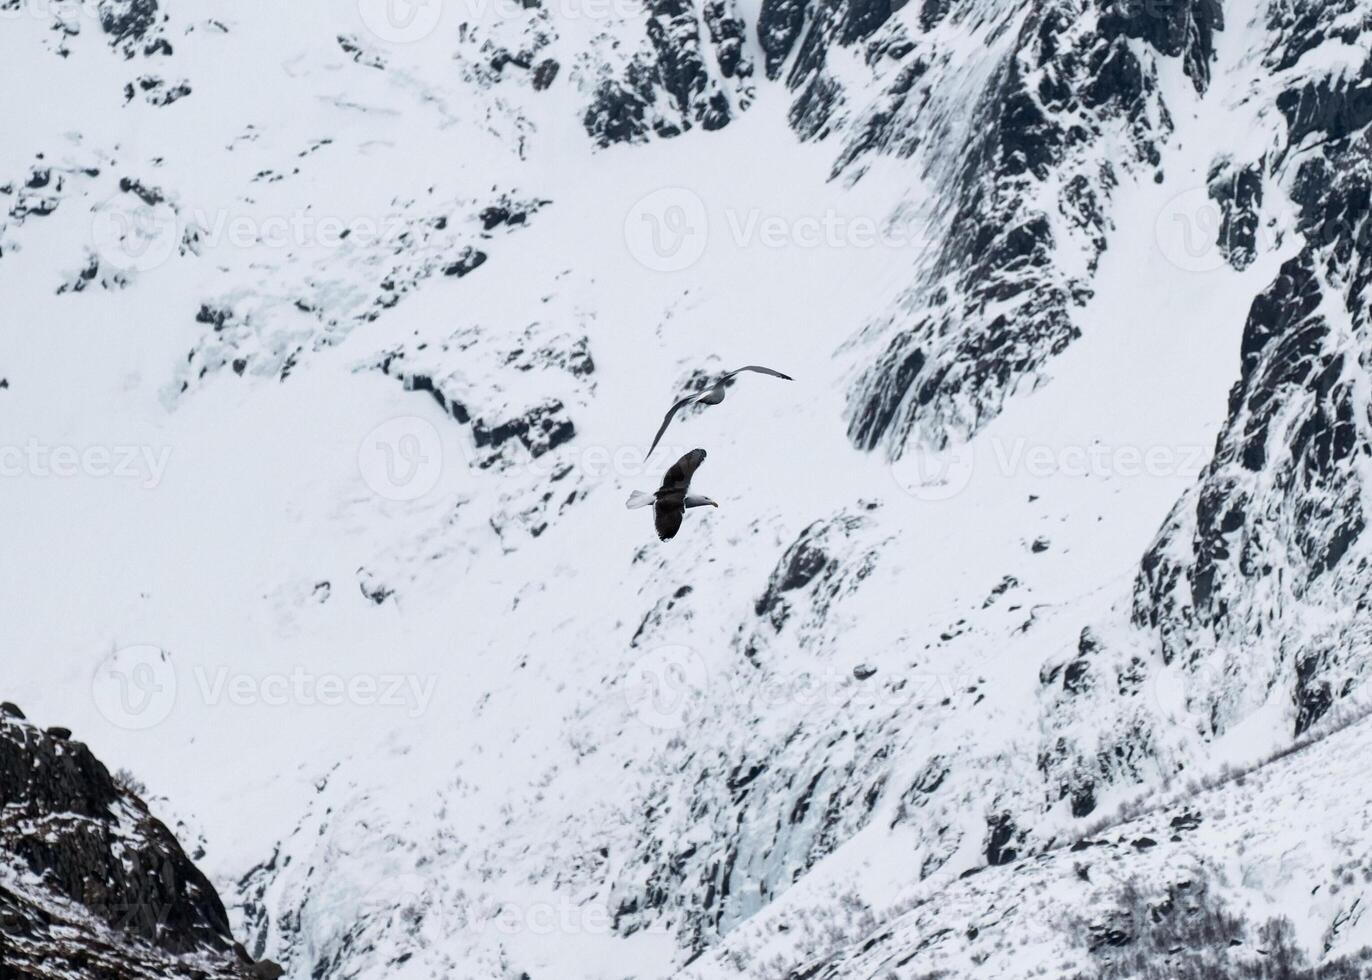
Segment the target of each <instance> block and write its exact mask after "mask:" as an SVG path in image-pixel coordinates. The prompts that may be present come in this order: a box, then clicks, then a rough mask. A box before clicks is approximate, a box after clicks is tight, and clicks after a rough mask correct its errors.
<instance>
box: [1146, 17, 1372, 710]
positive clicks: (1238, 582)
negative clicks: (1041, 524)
mask: <svg viewBox="0 0 1372 980" xmlns="http://www.w3.org/2000/svg"><path fill="white" fill-rule="evenodd" d="M1298 6H1302V5H1298ZM1287 16H1289V14H1288V13H1285V12H1284V13H1282V14H1280V15H1276V14H1274V19H1273V23H1272V25H1271V27H1272V29H1273V31H1274V32H1275V33H1277V35H1278V36H1279V37H1282V39H1283V43H1282V44H1280V45H1278V46H1277V47H1276V48H1274V50H1273V51H1272V52H1271V53H1270V54H1269V55H1268V60H1267V62H1266V66H1267V68H1268V69H1269V70H1270V71H1272V72H1273V73H1279V72H1281V71H1283V70H1284V66H1285V67H1286V68H1287V69H1290V68H1292V67H1293V66H1295V65H1296V64H1297V62H1298V60H1299V52H1300V51H1305V50H1309V49H1310V48H1311V47H1312V46H1315V45H1317V44H1318V43H1319V42H1320V40H1321V38H1322V37H1325V36H1333V35H1337V36H1338V37H1340V38H1343V39H1345V40H1346V38H1345V37H1344V35H1345V32H1346V31H1347V29H1348V22H1347V20H1346V19H1341V18H1340V17H1339V11H1338V9H1337V8H1336V7H1335V8H1324V7H1323V6H1322V5H1321V7H1320V8H1319V10H1317V9H1316V7H1315V6H1314V5H1310V7H1309V9H1308V10H1307V11H1306V13H1305V14H1304V16H1305V17H1306V18H1310V17H1315V16H1320V20H1319V23H1320V24H1323V25H1324V33H1323V34H1322V33H1321V31H1320V30H1317V29H1314V27H1313V26H1312V25H1311V24H1309V23H1308V22H1307V23H1306V25H1305V30H1304V31H1303V32H1302V33H1301V34H1300V35H1298V36H1293V35H1284V34H1282V33H1281V31H1282V23H1283V20H1284V18H1285V17H1287ZM1364 37H1366V35H1364ZM1369 82H1372V61H1367V60H1364V62H1363V64H1362V67H1361V69H1360V72H1359V74H1358V77H1357V79H1354V78H1350V77H1348V76H1347V73H1346V72H1344V71H1342V70H1340V71H1339V72H1337V73H1336V74H1334V75H1326V74H1323V73H1321V72H1320V71H1318V70H1317V71H1316V72H1315V73H1314V74H1311V75H1301V74H1297V75H1296V77H1294V78H1292V79H1291V81H1290V83H1289V85H1288V87H1287V88H1286V89H1285V91H1283V92H1282V94H1281V95H1280V96H1279V98H1278V99H1277V108H1278V110H1279V112H1280V115H1281V120H1282V122H1284V124H1285V125H1284V128H1285V133H1284V140H1283V142H1282V143H1281V144H1279V145H1278V146H1277V147H1276V148H1275V150H1274V152H1273V153H1272V154H1270V157H1271V158H1272V159H1274V160H1276V161H1279V162H1278V163H1277V165H1276V169H1275V171H1274V172H1273V174H1272V175H1271V179H1272V181H1273V182H1275V183H1276V184H1277V185H1279V186H1281V187H1282V189H1283V190H1284V191H1285V193H1286V194H1288V195H1289V197H1290V199H1291V201H1292V202H1293V204H1294V206H1295V208H1296V229H1295V231H1296V233H1297V234H1299V235H1300V236H1301V238H1302V239H1303V245H1302V247H1301V248H1300V250H1299V252H1298V254H1296V255H1295V256H1294V257H1292V258H1291V259H1290V260H1288V261H1287V262H1286V263H1285V264H1284V265H1283V266H1282V268H1281V272H1280V275H1279V276H1278V277H1277V279H1276V280H1275V281H1274V282H1273V283H1272V284H1271V285H1270V286H1269V287H1268V288H1267V290H1266V291H1265V292H1264V293H1263V294H1262V295H1260V296H1259V297H1258V298H1257V299H1256V300H1255V301H1254V302H1253V305H1252V309H1251V311H1250V313H1249V316H1248V321H1247V324H1246V326H1245V328H1244V335H1243V347H1242V367H1241V374H1240V377H1239V380H1238V382H1237V384H1235V386H1234V388H1233V391H1232V392H1231V394H1230V399H1229V420H1228V422H1227V423H1226V425H1225V428H1224V431H1223V432H1222V433H1221V434H1220V437H1219V440H1218V443H1217V445H1216V450H1215V457H1214V460H1213V461H1212V462H1211V464H1210V466H1209V467H1208V468H1207V469H1206V471H1205V473H1204V474H1203V476H1202V478H1201V480H1200V482H1199V484H1198V485H1197V486H1196V487H1195V488H1194V489H1192V490H1191V491H1190V492H1189V493H1188V494H1187V495H1186V496H1185V497H1184V498H1183V499H1182V501H1181V502H1180V503H1179V504H1178V505H1177V507H1176V509H1175V510H1174V511H1173V514H1172V516H1171V517H1170V518H1169V520H1168V522H1167V525H1166V526H1165V527H1164V528H1163V530H1162V532H1161V533H1160V535H1159V536H1158V539H1157V541H1156V542H1155V544H1154V545H1153V547H1152V548H1151V549H1150V550H1149V552H1148V554H1147V556H1146V557H1145V558H1144V561H1143V565H1142V570H1141V574H1140V576H1139V579H1138V585H1137V590H1136V594H1135V601H1134V620H1135V622H1136V623H1137V624H1138V625H1139V626H1140V627H1141V628H1143V629H1145V630H1147V631H1148V632H1149V633H1150V634H1151V635H1152V636H1153V637H1154V638H1155V641H1156V643H1157V645H1158V648H1159V650H1160V652H1161V655H1162V659H1163V660H1164V661H1165V662H1166V663H1169V664H1171V663H1179V664H1180V665H1181V666H1182V667H1183V668H1184V669H1187V670H1192V669H1201V668H1203V667H1205V666H1206V665H1210V666H1211V667H1213V666H1214V665H1215V664H1233V665H1237V664H1239V663H1249V666H1248V667H1246V668H1245V669H1243V670H1239V669H1237V667H1236V669H1234V670H1232V671H1225V672H1224V676H1225V677H1226V678H1227V682H1226V683H1225V684H1223V685H1212V686H1211V689H1210V690H1208V691H1207V692H1206V694H1205V697H1206V699H1207V708H1208V710H1207V712H1206V714H1207V716H1208V719H1209V727H1210V728H1211V730H1212V731H1214V732H1222V731H1224V730H1226V729H1227V728H1228V726H1229V725H1230V724H1232V723H1233V722H1235V721H1236V720H1237V719H1238V718H1239V717H1240V716H1241V715H1242V713H1243V712H1244V710H1245V708H1247V707H1248V706H1251V705H1253V704H1256V703H1261V702H1262V701H1264V700H1266V699H1267V697H1268V696H1269V695H1270V694H1271V693H1273V692H1281V694H1282V697H1283V698H1284V699H1285V700H1286V701H1287V705H1288V707H1287V712H1288V719H1289V724H1290V726H1291V730H1292V733H1293V734H1299V733H1301V732H1303V731H1305V730H1306V729H1307V728H1308V727H1309V726H1310V725H1311V724H1312V723H1314V722H1315V721H1317V720H1318V719H1319V718H1320V717H1321V716H1322V715H1323V714H1324V713H1325V712H1326V711H1328V710H1329V708H1330V707H1331V705H1332V704H1334V703H1335V702H1336V701H1337V700H1338V699H1340V698H1343V697H1346V696H1348V695H1350V694H1351V693H1352V692H1354V691H1355V690H1356V689H1358V688H1359V687H1360V685H1361V683H1362V680H1363V678H1364V677H1365V676H1366V675H1367V673H1368V672H1369V669H1372V662H1370V658H1372V629H1369V628H1368V627H1367V625H1366V623H1365V620H1364V617H1363V616H1362V615H1361V613H1362V611H1363V610H1364V609H1365V608H1366V606H1367V602H1368V599H1367V597H1368V595H1369V591H1372V555H1370V554H1369V545H1368V542H1367V539H1366V530H1367V520H1368V515H1367V512H1366V506H1365V496H1366V492H1367V490H1366V488H1367V481H1368V476H1369V472H1368V459H1369V457H1372V417H1369V408H1370V407H1372V406H1369V403H1368V399H1367V394H1366V393H1367V390H1368V382H1369V370H1372V364H1370V363H1369V360H1368V355H1367V349H1368V344H1369V333H1372V324H1369V319H1368V301H1369V294H1368V287H1369V284H1370V283H1372V265H1369V262H1370V261H1372V259H1369V254H1372V249H1370V248H1369V244H1370V243H1369V240H1368V235H1367V227H1366V214H1367V208H1368V201H1369V199H1372V141H1369V139H1368V136H1367V134H1366V132H1365V131H1364V129H1363V128H1364V127H1365V126H1366V125H1367V123H1368V122H1372V103H1368V101H1367V99H1366V96H1365V94H1364V93H1365V92H1366V91H1367V85H1368V84H1369ZM1312 140H1313V141H1315V147H1314V148H1313V149H1310V150H1308V151H1307V152H1305V153H1302V154H1300V155H1299V156H1296V155H1293V154H1291V153H1290V150H1291V149H1292V148H1294V147H1295V146H1296V145H1297V144H1307V145H1308V144H1309V143H1310V142H1311V141H1312ZM1250 183H1251V178H1250ZM1247 196H1248V197H1249V198H1250V199H1251V198H1252V197H1254V196H1255V192H1254V191H1252V190H1250V191H1249V192H1248V193H1247ZM1255 649H1265V650H1272V651H1274V654H1275V655H1274V656H1273V657H1272V658H1271V659H1270V660H1268V659H1267V658H1264V659H1263V661H1262V667H1261V668H1260V669H1253V666H1252V660H1253V658H1252V651H1253V650H1255Z"/></svg>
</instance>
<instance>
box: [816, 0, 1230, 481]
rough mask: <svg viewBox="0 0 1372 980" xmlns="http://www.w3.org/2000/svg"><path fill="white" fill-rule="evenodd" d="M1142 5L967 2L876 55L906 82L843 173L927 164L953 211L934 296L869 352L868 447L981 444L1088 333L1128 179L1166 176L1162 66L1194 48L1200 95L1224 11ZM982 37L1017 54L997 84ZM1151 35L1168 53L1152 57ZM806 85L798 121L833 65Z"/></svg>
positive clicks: (924, 281) (864, 132) (863, 401)
mask: <svg viewBox="0 0 1372 980" xmlns="http://www.w3.org/2000/svg"><path fill="white" fill-rule="evenodd" d="M1135 6H1136V5H1133V4H1127V5H1125V6H1124V7H1120V6H1118V5H1114V6H1111V7H1109V8H1108V9H1106V10H1102V9H1100V8H1098V7H1097V6H1096V5H1095V4H1093V3H1087V2H1083V0H1055V2H1052V3H1046V4H1041V5H1035V6H1033V7H1032V8H1030V9H1028V10H1027V11H1025V10H1018V9H1016V10H1010V9H1005V8H1000V10H999V12H997V13H992V12H991V11H990V10H989V9H986V8H984V7H983V5H981V4H978V3H972V2H967V3H961V4H953V5H951V6H950V8H949V9H948V10H947V11H946V13H944V14H942V15H941V16H939V17H930V18H929V19H928V21H927V23H929V24H931V25H933V26H932V27H931V28H929V33H927V34H925V35H923V36H920V37H917V38H907V37H905V36H904V35H903V33H902V32H901V29H900V28H899V26H897V27H895V28H893V29H892V31H891V32H888V34H883V35H881V39H880V41H877V40H874V41H873V42H872V45H873V47H872V48H871V50H872V51H873V52H874V54H875V52H876V51H877V50H878V49H880V50H881V51H882V52H883V53H884V54H885V55H886V59H887V60H889V59H891V58H894V59H896V60H897V61H898V62H899V63H900V65H901V68H900V69H899V70H898V71H896V72H894V74H893V75H892V77H891V80H890V82H889V83H888V85H887V92H888V96H887V98H886V99H884V100H881V101H879V102H878V103H876V105H875V107H874V108H873V109H870V110H868V111H867V112H866V113H865V114H864V115H863V116H861V117H859V118H858V119H856V120H854V121H853V123H852V125H851V130H850V132H851V135H850V136H849V137H848V145H847V147H846V149H845V150H844V153H843V155H842V156H841V157H840V160H839V164H838V169H839V171H840V172H846V173H850V174H851V175H853V176H854V177H856V176H860V175H861V173H862V171H863V169H864V168H865V166H866V164H865V163H864V159H865V158H867V157H869V156H871V155H873V154H885V155H896V156H902V157H904V156H912V157H914V158H915V160H916V161H917V162H918V163H920V164H922V166H923V169H924V176H925V179H926V181H928V183H929V184H930V185H931V191H932V198H933V199H934V200H936V201H938V202H941V203H939V204H938V205H937V213H936V214H935V215H934V221H935V226H936V227H937V228H938V229H939V234H938V235H937V236H936V238H935V242H936V245H935V247H933V248H932V249H929V250H928V251H929V252H930V253H931V254H929V255H928V256H927V257H926V258H924V259H922V260H921V264H920V265H919V266H918V268H917V273H916V279H917V284H916V285H915V286H914V287H913V288H912V289H911V290H910V291H909V292H908V293H907V294H906V296H905V298H904V299H903V300H902V301H901V302H900V303H899V304H898V307H897V309H895V310H894V311H893V312H892V313H891V315H890V316H889V317H888V318H884V319H879V320H877V321H875V322H874V323H873V324H872V325H871V326H869V327H868V328H867V329H866V331H865V332H864V334H863V336H862V338H861V339H860V341H859V342H858V344H857V348H858V349H860V350H862V351H863V352H868V353H870V357H871V360H870V362H869V366H867V367H866V368H865V370H864V371H863V374H862V379H861V381H860V382H859V384H858V385H857V386H856V387H855V388H854V389H853V391H852V393H851V395H850V398H849V419H850V421H849V434H850V436H851V437H852V439H853V440H854V442H856V443H857V444H858V445H860V446H863V447H865V448H876V447H878V446H881V447H884V448H885V450H886V451H887V452H888V453H889V454H891V455H892V456H899V455H900V454H901V453H902V452H904V450H905V449H906V448H907V446H908V445H909V444H910V443H912V442H913V443H917V444H923V445H933V446H943V445H945V444H946V443H947V442H948V441H949V440H960V439H964V438H966V437H968V436H970V435H971V434H972V433H974V432H976V431H977V430H978V429H979V428H980V427H981V426H982V425H983V424H984V423H985V422H986V421H987V420H989V419H990V418H992V417H994V416H995V415H996V414H998V413H999V411H1000V407H1001V405H1002V404H1003V403H1004V401H1005V399H1006V398H1007V397H1008V396H1010V395H1011V394H1013V393H1014V392H1016V391H1023V390H1029V389H1032V388H1033V387H1035V386H1037V385H1038V384H1039V383H1040V382H1041V380H1042V369H1043V366H1044V365H1045V364H1046V363H1047V362H1048V361H1049V360H1051V359H1052V358H1053V357H1055V356H1056V355H1057V354H1059V353H1061V352H1062V351H1063V350H1065V349H1066V348H1067V346H1068V345H1069V344H1071V343H1072V341H1073V340H1074V339H1076V337H1077V336H1078V335H1079V334H1078V328H1077V327H1076V325H1075V323H1074V322H1073V313H1074V310H1075V309H1076V308H1077V307H1079V306H1081V305H1082V304H1083V303H1084V302H1085V301H1086V300H1087V299H1088V298H1090V296H1091V295H1092V287H1091V279H1092V277H1093V275H1094V273H1095V270H1096V266H1097V262H1098V260H1099V258H1100V255H1101V253H1102V252H1103V251H1104V250H1105V247H1106V238H1107V234H1108V232H1109V230H1110V219H1109V217H1108V215H1109V210H1108V208H1109V203H1110V199H1111V196H1112V194H1113V192H1114V189H1115V187H1116V185H1117V184H1118V182H1119V181H1120V180H1121V179H1122V176H1123V174H1122V172H1121V170H1122V169H1123V170H1129V171H1135V172H1138V171H1142V170H1143V169H1144V168H1147V167H1150V166H1155V165H1156V164H1157V162H1158V149H1157V147H1158V144H1159V143H1160V141H1162V140H1163V139H1165V138H1166V137H1167V136H1168V134H1169V133H1170V131H1171V127H1172V124H1171V119H1170V114H1169V110H1168V107H1167V106H1166V105H1165V103H1164V102H1163V99H1162V96H1161V94H1160V92H1159V88H1158V66H1157V57H1156V54H1180V53H1182V52H1183V51H1184V52H1185V53H1186V54H1187V57H1188V65H1189V66H1190V70H1191V72H1192V75H1193V78H1194V79H1195V80H1196V83H1197V85H1198V86H1203V85H1204V83H1205V79H1206V78H1208V65H1209V60H1210V57H1211V53H1212V51H1211V44H1212V41H1213V27H1214V24H1215V23H1216V20H1217V17H1218V11H1217V10H1213V11H1212V10H1211V6H1212V5H1211V4H1209V3H1206V4H1204V5H1203V7H1204V10H1205V11H1207V13H1204V14H1202V15H1196V14H1195V13H1194V12H1189V13H1184V14H1178V15H1177V18H1178V19H1177V20H1176V22H1175V24H1174V23H1173V21H1172V20H1171V19H1163V18H1155V17H1151V16H1149V15H1148V14H1146V13H1142V12H1140V11H1139V10H1136V9H1135ZM1137 6H1139V7H1142V6H1143V5H1142V4H1139V5H1137ZM1184 6H1185V5H1169V10H1173V11H1179V10H1182V8H1183V7H1184ZM845 9H846V8H845ZM860 22H861V23H864V24H866V23H868V22H869V20H867V19H862V20H860ZM1169 25H1170V26H1169ZM835 30H838V28H835ZM841 34H842V32H841V30H840V35H841ZM968 36H971V37H973V38H975V39H976V40H977V42H978V43H980V44H983V45H985V46H986V47H987V48H989V49H991V50H993V51H1003V52H1004V53H1003V55H1000V56H998V58H997V59H996V60H994V61H993V65H994V67H993V70H992V71H991V72H990V74H989V75H987V76H985V77H980V76H978V75H977V74H975V73H974V70H973V69H970V68H964V67H960V66H959V64H958V62H957V60H956V59H957V57H958V56H957V54H956V51H957V44H958V43H961V44H966V43H967V38H968ZM1138 37H1142V38H1144V39H1145V40H1147V41H1148V42H1149V43H1150V45H1151V46H1152V47H1150V48H1145V49H1144V52H1145V53H1144V54H1143V55H1140V54H1139V53H1136V52H1137V47H1136V45H1135V43H1134V42H1135V39H1136V38H1138ZM1160 45H1162V47H1159V46H1160ZM1152 48H1156V49H1157V51H1156V54H1155V53H1153V51H1152ZM803 64H804V62H803V60H801V59H798V60H797V62H796V68H795V69H793V72H792V74H791V76H790V78H789V80H790V81H791V82H792V84H796V83H797V82H799V80H800V79H799V78H798V77H797V76H796V74H795V71H796V70H798V69H800V68H801V66H802V65H803ZM978 64H979V65H980V64H984V62H981V61H978ZM805 77H807V78H809V81H807V82H806V86H807V89H806V92H807V93H810V94H802V96H801V100H800V101H798V102H797V106H796V110H795V111H796V112H798V113H800V114H801V115H802V116H805V117H813V116H815V113H816V112H817V111H818V110H816V109H815V108H814V105H813V103H814V101H815V96H814V95H813V93H814V92H815V90H816V87H817V86H818V87H820V88H825V87H833V84H834V83H830V82H826V81H823V78H824V75H823V72H822V71H821V69H820V68H819V67H818V66H815V67H814V68H813V69H812V70H811V71H810V72H809V74H808V75H806V76H805ZM806 100H808V101H809V102H810V103H811V104H810V105H808V106H807V105H804V103H805V102H806ZM823 102H824V107H823V115H824V116H825V119H826V122H825V123H824V124H821V122H820V121H818V120H816V121H815V122H812V123H810V124H809V125H808V126H807V129H808V130H810V131H814V132H819V131H822V129H823V125H827V119H828V118H829V117H832V116H833V115H834V114H835V113H836V112H838V107H839V104H840V100H839V99H838V98H836V97H832V98H828V97H826V98H825V99H824V100H823ZM969 102H973V103H975V106H976V107H975V108H974V109H971V110H969V109H968V104H969ZM971 120H976V124H975V125H972V124H971ZM950 144H952V145H955V146H959V147H961V150H960V152H956V153H948V152H947V148H948V146H949V145H950ZM1102 146H1112V147H1113V148H1114V152H1109V153H1102V152H1101V147H1102ZM927 147H938V148H939V149H940V152H938V153H933V152H932V151H931V150H929V149H926V148H927ZM946 202H951V203H946Z"/></svg>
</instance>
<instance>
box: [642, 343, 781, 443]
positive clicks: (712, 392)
mask: <svg viewBox="0 0 1372 980" xmlns="http://www.w3.org/2000/svg"><path fill="white" fill-rule="evenodd" d="M744 371H753V372H756V373H757V374H767V375H770V376H772V377H773V378H781V379H782V380H783V381H794V380H795V379H794V378H792V377H791V376H790V375H789V374H782V373H781V372H780V371H773V370H772V369H771V368H765V367H759V366H758V365H756V364H750V365H748V366H747V367H741V368H739V369H738V370H737V371H730V372H729V373H728V374H725V375H722V376H720V378H719V380H717V381H716V382H715V383H714V384H712V385H711V386H710V387H709V388H707V389H706V390H705V391H704V392H699V391H697V392H693V393H691V394H689V395H687V396H686V397H685V398H683V399H681V401H679V402H677V403H676V404H675V405H673V406H672V410H671V411H670V412H668V413H667V416H666V418H664V419H663V420H662V428H660V429H658V430H657V435H656V436H654V437H653V444H652V445H651V446H649V447H648V456H651V455H652V454H653V450H654V449H656V448H657V444H658V443H659V442H661V441H662V434H663V433H664V432H666V431H667V426H669V425H671V424H672V419H673V418H675V417H676V413H677V412H679V411H681V410H682V409H683V408H685V407H686V406H687V405H690V404H691V403H693V402H694V403H695V404H697V405H718V404H719V403H720V402H722V401H724V394H725V390H726V388H727V387H728V384H729V382H730V381H732V380H733V379H734V375H736V374H742V373H743V372H744ZM648 456H644V457H643V458H644V459H647V458H648Z"/></svg>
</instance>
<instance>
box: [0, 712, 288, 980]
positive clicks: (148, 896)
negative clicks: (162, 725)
mask: <svg viewBox="0 0 1372 980" xmlns="http://www.w3.org/2000/svg"><path fill="white" fill-rule="evenodd" d="M0 850H2V851H3V854H4V858H5V860H4V862H3V866H0V933H2V934H3V938H4V940H5V942H4V960H3V963H4V966H5V967H6V968H7V969H13V970H17V971H18V973H19V975H35V976H82V977H88V976H93V977H110V978H116V977H120V978H122V977H141V976H159V975H161V976H196V975H199V976H215V977H220V976H223V977H238V976H242V977H248V976H271V975H272V971H271V967H270V965H269V964H261V965H259V966H257V967H255V966H254V964H252V963H251V962H250V961H249V960H248V959H247V957H246V956H244V955H243V954H242V952H241V950H239V949H237V948H236V946H235V944H234V942H233V940H232V938H231V937H230V935H229V925H228V918H227V916H226V915H225V912H224V906H223V903H222V902H220V900H219V896H218V895H217V894H216V893H215V890H214V888H213V886H211V885H210V883H209V881H208V880H206V878H205V876H204V875H202V874H201V873H200V871H199V870H198V869H197V868H196V867H195V865H194V864H192V863H191V861H190V859H189V858H188V857H187V856H186V854H185V852H184V851H182V849H181V846H180V845H179V844H178V843H177V841H176V839H175V837H173V836H172V834H171V832H170V831H169V830H168V829H167V828H166V827H165V826H164V825H163V824H162V823H161V821H159V820H157V819H156V818H155V817H153V816H152V814H151V813H150V812H149V811H148V808H147V805H146V804H145V803H144V802H143V801H142V800H141V799H139V798H138V797H137V796H136V795H134V794H133V793H132V792H131V791H129V790H128V789H126V788H124V787H121V786H120V785H119V784H118V783H116V782H115V780H114V779H113V778H112V777H111V776H110V773H109V770H107V769H106V768H105V767H104V766H103V765H102V764H101V763H100V762H99V761H98V760H97V759H96V758H95V757H94V756H93V755H92V754H91V753H90V750H89V749H87V748H86V746H85V745H83V744H82V743H80V742H74V741H72V740H71V738H70V733H69V732H68V731H67V730H66V729H62V728H49V729H48V730H47V731H46V732H45V731H42V730H40V729H38V728H36V727H34V726H33V725H32V724H30V723H28V722H27V721H25V720H24V718H23V716H22V714H20V713H19V711H18V709H17V708H15V707H14V706H13V705H6V706H4V707H3V708H0ZM41 964H48V966H49V967H50V968H51V969H53V970H54V972H52V973H48V972H41V971H40V972H38V973H33V974H30V972H29V971H30V969H37V968H38V966H39V965H41ZM64 965H65V966H64ZM64 969H65V970H69V971H70V972H63V970H64ZM254 971H256V972H254ZM6 975H11V974H8V973H7V974H6Z"/></svg>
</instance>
